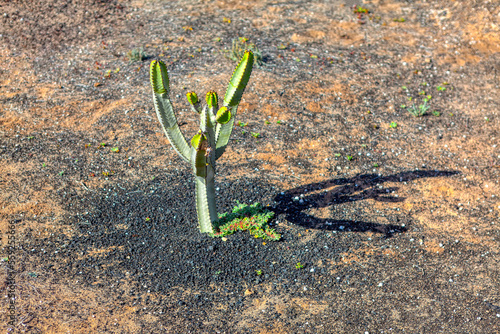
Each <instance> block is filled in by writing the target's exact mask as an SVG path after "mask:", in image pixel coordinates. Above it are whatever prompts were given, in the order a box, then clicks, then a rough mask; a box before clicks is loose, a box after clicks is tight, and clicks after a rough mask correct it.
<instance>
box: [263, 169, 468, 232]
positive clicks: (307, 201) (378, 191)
mask: <svg viewBox="0 0 500 334" xmlns="http://www.w3.org/2000/svg"><path fill="white" fill-rule="evenodd" d="M459 173H460V172H458V171H410V172H401V173H397V174H392V175H389V176H379V175H377V174H363V175H356V176H354V177H352V178H336V179H330V180H326V181H322V182H317V183H311V184H307V185H304V186H300V187H297V188H293V189H290V190H287V191H285V192H282V193H281V194H279V195H277V196H276V197H275V198H274V200H275V201H276V203H277V204H276V205H275V207H273V208H270V210H272V211H273V212H274V213H275V214H276V215H280V214H284V215H285V218H286V219H287V220H288V221H289V222H291V223H293V224H296V225H299V226H302V227H305V228H309V229H319V230H330V231H333V230H335V231H351V232H375V233H381V234H383V235H384V236H385V237H386V238H389V237H391V236H392V235H393V234H394V233H401V232H406V231H407V228H406V227H404V226H403V225H398V224H379V223H374V222H366V221H362V220H359V221H358V220H342V219H339V220H335V219H325V218H318V217H315V216H313V215H310V214H307V213H305V212H304V211H306V210H308V209H313V208H325V207H330V206H334V205H339V204H343V203H347V202H355V201H360V200H366V199H373V200H375V201H378V202H387V203H398V202H404V201H405V198H404V197H399V196H397V194H394V193H395V192H396V191H397V190H398V189H399V188H397V187H384V186H383V183H385V182H408V181H412V180H415V179H419V178H427V177H443V176H444V177H450V176H453V175H456V174H459ZM395 220H396V222H399V217H395Z"/></svg>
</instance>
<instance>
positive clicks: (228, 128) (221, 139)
mask: <svg viewBox="0 0 500 334" xmlns="http://www.w3.org/2000/svg"><path fill="white" fill-rule="evenodd" d="M230 110H231V119H230V120H229V121H228V122H227V123H226V124H217V130H216V134H215V137H216V138H217V141H216V145H215V159H216V160H217V159H219V158H220V157H221V156H222V154H223V153H224V151H225V150H226V147H227V143H228V142H229V137H231V132H232V131H233V126H234V120H235V116H236V111H237V110H238V106H234V107H231V108H230Z"/></svg>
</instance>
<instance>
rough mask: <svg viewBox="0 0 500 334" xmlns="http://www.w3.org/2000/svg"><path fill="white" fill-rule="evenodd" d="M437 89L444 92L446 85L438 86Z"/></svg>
mask: <svg viewBox="0 0 500 334" xmlns="http://www.w3.org/2000/svg"><path fill="white" fill-rule="evenodd" d="M436 89H437V90H438V91H439V92H444V91H445V90H446V87H443V86H437V87H436Z"/></svg>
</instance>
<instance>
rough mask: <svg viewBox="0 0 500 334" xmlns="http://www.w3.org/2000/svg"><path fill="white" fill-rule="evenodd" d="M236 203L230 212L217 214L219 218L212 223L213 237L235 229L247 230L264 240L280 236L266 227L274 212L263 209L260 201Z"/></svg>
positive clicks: (230, 232) (221, 235)
mask: <svg viewBox="0 0 500 334" xmlns="http://www.w3.org/2000/svg"><path fill="white" fill-rule="evenodd" d="M236 203H237V205H236V206H235V207H234V208H233V212H232V213H227V212H226V213H223V214H221V215H219V220H218V221H216V222H215V223H214V233H212V235H213V236H214V237H225V236H226V235H230V234H233V233H234V232H236V231H248V232H249V233H250V234H251V235H253V236H254V237H255V238H262V239H264V240H274V241H277V240H279V239H280V238H281V235H280V234H278V233H277V232H276V231H275V230H274V229H272V228H269V227H268V222H269V220H270V219H271V218H272V217H274V212H272V211H269V210H266V209H264V208H263V207H262V205H261V204H260V203H254V204H252V205H247V204H242V203H239V202H236Z"/></svg>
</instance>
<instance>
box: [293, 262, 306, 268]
mask: <svg viewBox="0 0 500 334" xmlns="http://www.w3.org/2000/svg"><path fill="white" fill-rule="evenodd" d="M302 268H304V265H303V264H302V263H300V262H297V264H296V265H295V269H302Z"/></svg>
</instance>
